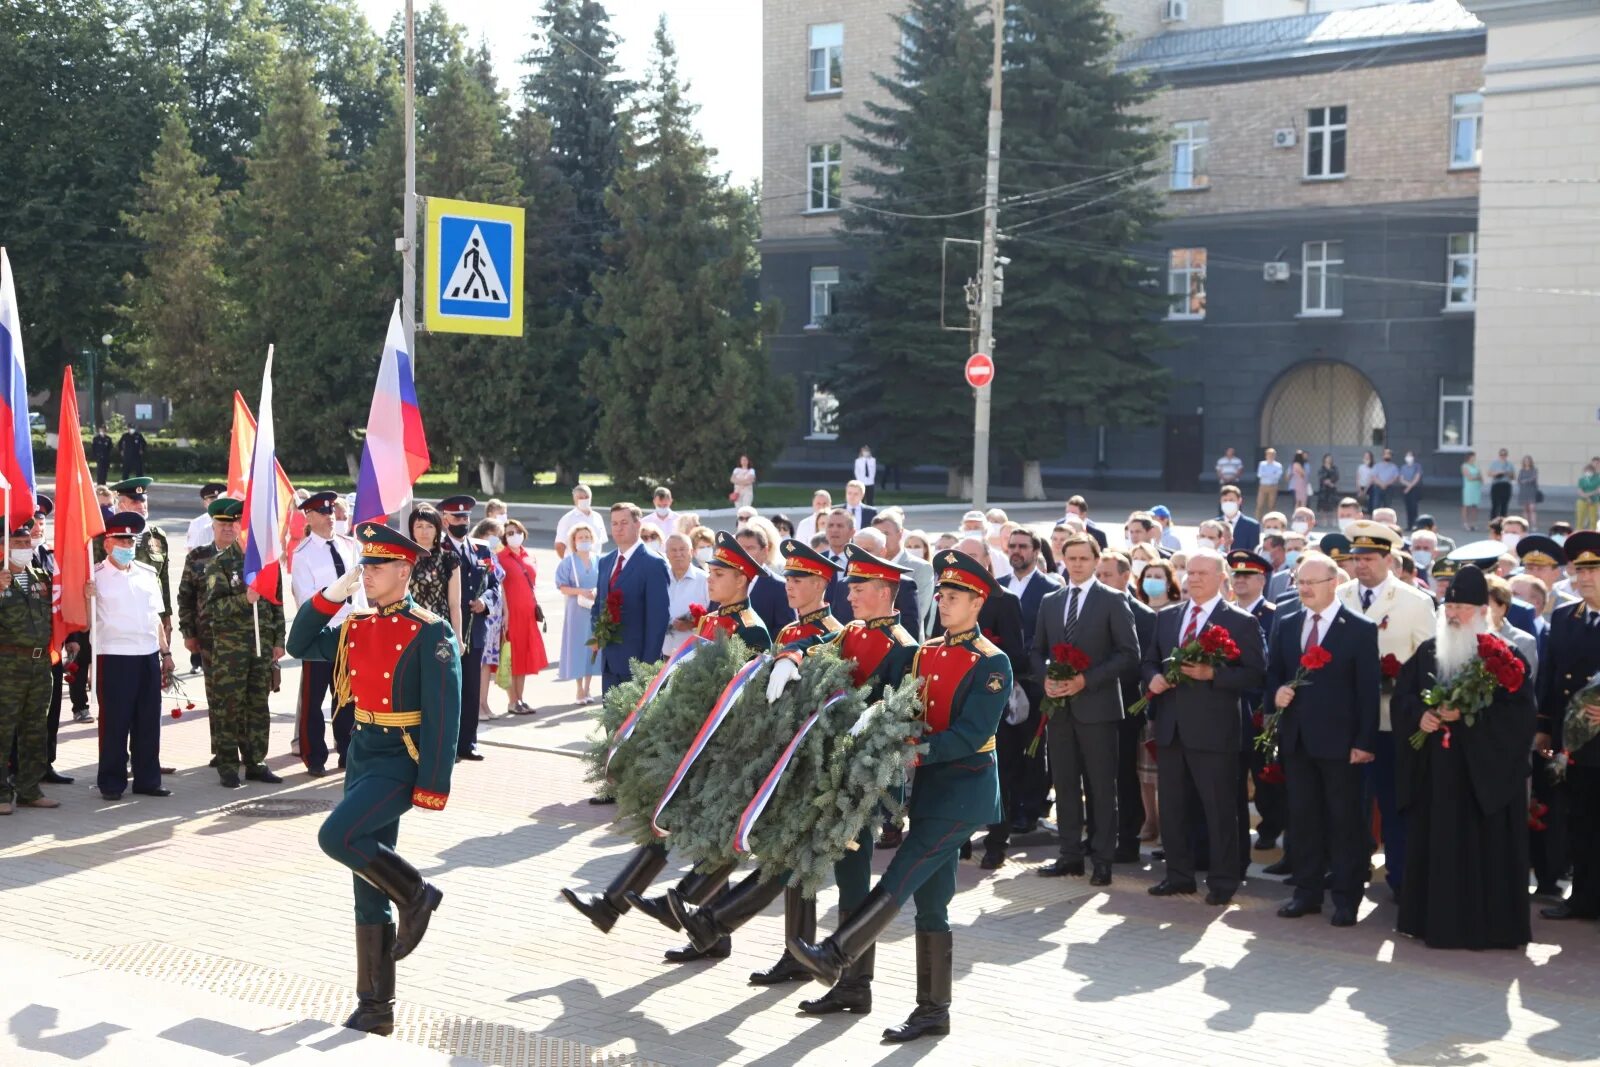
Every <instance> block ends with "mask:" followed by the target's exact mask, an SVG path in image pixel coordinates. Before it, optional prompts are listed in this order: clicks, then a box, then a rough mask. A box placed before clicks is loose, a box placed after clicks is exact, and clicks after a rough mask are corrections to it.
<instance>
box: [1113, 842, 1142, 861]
mask: <svg viewBox="0 0 1600 1067" xmlns="http://www.w3.org/2000/svg"><path fill="white" fill-rule="evenodd" d="M1143 858H1144V857H1143V856H1141V855H1140V854H1139V845H1138V843H1137V842H1135V843H1134V844H1131V845H1119V846H1117V850H1116V851H1115V852H1113V853H1112V854H1111V862H1112V863H1138V862H1139V861H1140V860H1141V859H1143Z"/></svg>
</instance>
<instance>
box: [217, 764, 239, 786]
mask: <svg viewBox="0 0 1600 1067" xmlns="http://www.w3.org/2000/svg"><path fill="white" fill-rule="evenodd" d="M217 773H218V774H219V775H221V776H222V788H224V789H240V788H242V787H243V786H244V783H243V782H241V781H239V772H238V771H236V770H234V769H233V768H232V767H224V768H223V769H222V770H219V771H218V772H217Z"/></svg>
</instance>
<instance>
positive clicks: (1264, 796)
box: [1228, 534, 1289, 867]
mask: <svg viewBox="0 0 1600 1067" xmlns="http://www.w3.org/2000/svg"><path fill="white" fill-rule="evenodd" d="M1274 536H1276V537H1278V540H1279V541H1280V542H1281V541H1282V539H1283V538H1282V536H1281V535H1275V534H1268V535H1267V537H1268V539H1271V538H1272V537H1274ZM1228 569H1229V570H1230V571H1231V572H1232V574H1233V601H1234V603H1235V604H1237V605H1239V607H1241V608H1243V609H1244V610H1245V611H1248V612H1249V613H1250V614H1251V615H1253V616H1254V617H1255V620H1256V622H1257V624H1259V625H1260V627H1261V639H1262V640H1263V641H1265V640H1267V636H1268V635H1269V634H1270V633H1271V632H1272V622H1273V620H1274V619H1275V618H1276V617H1277V614H1278V605H1276V604H1274V603H1273V602H1272V601H1270V600H1268V599H1267V598H1266V596H1265V595H1264V594H1265V592H1266V586H1267V575H1268V574H1269V573H1271V571H1272V563H1271V561H1270V560H1268V559H1267V558H1266V557H1265V556H1262V555H1258V554H1257V553H1254V552H1246V551H1245V550H1244V549H1235V550H1234V551H1232V552H1229V553H1228ZM1261 704H1262V699H1261V694H1260V693H1246V694H1245V698H1244V701H1243V703H1242V706H1241V707H1240V709H1239V710H1240V714H1241V716H1242V719H1241V722H1242V723H1243V727H1244V748H1243V751H1242V752H1241V753H1240V760H1239V801H1238V808H1239V841H1240V843H1241V845H1240V861H1241V864H1242V865H1243V866H1245V867H1248V866H1249V865H1250V786H1249V779H1250V778H1252V777H1253V778H1254V779H1255V783H1256V811H1258V812H1259V813H1260V814H1261V823H1260V825H1259V826H1258V827H1257V831H1258V833H1259V834H1260V837H1258V838H1257V840H1256V846H1255V847H1256V848H1259V849H1271V848H1276V847H1277V841H1278V835H1279V834H1280V833H1282V832H1283V824H1284V822H1285V821H1286V818H1287V814H1288V803H1289V801H1288V795H1287V794H1286V793H1285V791H1284V787H1283V783H1282V782H1281V781H1277V782H1274V781H1267V780H1264V779H1263V777H1262V772H1263V771H1264V770H1265V768H1266V763H1265V757H1264V755H1263V754H1262V752H1261V751H1260V750H1259V749H1257V748H1256V737H1257V734H1258V731H1257V729H1256V726H1255V713H1256V711H1257V710H1258V709H1259V708H1260V707H1261Z"/></svg>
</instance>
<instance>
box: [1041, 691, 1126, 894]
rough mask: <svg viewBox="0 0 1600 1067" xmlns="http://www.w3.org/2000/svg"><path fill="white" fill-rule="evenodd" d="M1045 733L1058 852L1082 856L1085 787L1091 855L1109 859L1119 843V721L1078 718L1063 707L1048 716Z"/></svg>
mask: <svg viewBox="0 0 1600 1067" xmlns="http://www.w3.org/2000/svg"><path fill="white" fill-rule="evenodd" d="M1047 733H1048V734H1049V738H1050V767H1051V774H1052V775H1053V776H1054V778H1055V784H1056V821H1057V823H1058V824H1059V830H1060V838H1061V841H1060V846H1059V847H1060V852H1061V858H1062V859H1063V860H1066V861H1067V862H1069V863H1070V862H1074V861H1081V860H1082V859H1083V833H1082V830H1083V826H1084V821H1085V820H1084V810H1083V796H1084V794H1085V793H1087V794H1088V796H1089V801H1090V803H1089V855H1090V857H1091V858H1092V859H1093V860H1094V861H1095V862H1096V863H1110V862H1111V854H1112V853H1113V852H1114V851H1116V847H1117V724H1116V722H1088V723H1085V722H1078V721H1076V720H1075V719H1074V718H1073V716H1072V711H1071V709H1070V708H1062V709H1061V710H1060V711H1058V712H1056V714H1055V716H1054V717H1053V718H1052V719H1051V720H1050V726H1049V727H1048V729H1047ZM1080 783H1081V785H1080Z"/></svg>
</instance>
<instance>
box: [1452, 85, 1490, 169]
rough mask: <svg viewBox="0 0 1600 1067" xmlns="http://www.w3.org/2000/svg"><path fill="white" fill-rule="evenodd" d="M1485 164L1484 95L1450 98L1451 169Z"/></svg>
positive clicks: (1465, 95)
mask: <svg viewBox="0 0 1600 1067" xmlns="http://www.w3.org/2000/svg"><path fill="white" fill-rule="evenodd" d="M1482 164H1483V94H1482V93H1456V94H1455V95H1454V96H1452V97H1451V98H1450V167H1451V169H1452V170H1454V169H1456V168H1459V167H1477V166H1481V165H1482Z"/></svg>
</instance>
